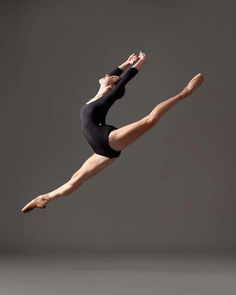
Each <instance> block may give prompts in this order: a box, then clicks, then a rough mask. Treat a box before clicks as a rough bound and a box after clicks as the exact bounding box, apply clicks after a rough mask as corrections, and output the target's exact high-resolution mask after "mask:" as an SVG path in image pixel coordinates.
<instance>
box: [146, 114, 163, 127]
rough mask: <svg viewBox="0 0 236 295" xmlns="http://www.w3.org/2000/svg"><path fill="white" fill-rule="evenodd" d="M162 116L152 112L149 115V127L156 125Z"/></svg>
mask: <svg viewBox="0 0 236 295" xmlns="http://www.w3.org/2000/svg"><path fill="white" fill-rule="evenodd" d="M160 118H161V116H160V114H158V113H150V114H149V115H148V116H147V125H148V126H149V127H152V126H154V125H155V124H156V123H157V122H158V121H159V120H160Z"/></svg>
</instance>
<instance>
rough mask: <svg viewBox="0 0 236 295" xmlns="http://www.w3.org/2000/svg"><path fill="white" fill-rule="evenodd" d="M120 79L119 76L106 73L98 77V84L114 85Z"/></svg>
mask: <svg viewBox="0 0 236 295" xmlns="http://www.w3.org/2000/svg"><path fill="white" fill-rule="evenodd" d="M120 79H121V78H120V77H119V76H115V75H109V74H106V75H105V76H104V77H102V78H101V79H99V84H100V85H101V86H106V87H107V86H110V87H114V86H115V85H116V84H117V83H118V82H119V81H120Z"/></svg>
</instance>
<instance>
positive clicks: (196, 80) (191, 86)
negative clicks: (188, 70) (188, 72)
mask: <svg viewBox="0 0 236 295" xmlns="http://www.w3.org/2000/svg"><path fill="white" fill-rule="evenodd" d="M203 80H204V76H203V75H202V74H201V73H199V74H197V75H196V76H194V77H193V79H192V80H190V82H189V83H188V84H187V86H186V87H185V88H184V89H183V90H182V91H181V93H182V94H183V96H184V97H185V96H188V95H189V94H191V93H192V92H193V91H194V90H195V89H197V88H198V87H199V86H200V85H201V84H202V82H203Z"/></svg>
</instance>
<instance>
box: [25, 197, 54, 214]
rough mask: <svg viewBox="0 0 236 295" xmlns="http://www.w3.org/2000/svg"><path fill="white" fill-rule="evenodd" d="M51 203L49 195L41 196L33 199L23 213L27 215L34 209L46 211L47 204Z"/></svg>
mask: <svg viewBox="0 0 236 295" xmlns="http://www.w3.org/2000/svg"><path fill="white" fill-rule="evenodd" d="M48 201H49V197H48V196H47V195H41V196H38V197H37V198H35V199H33V200H32V201H31V202H29V203H28V204H27V205H26V206H25V207H24V208H22V210H21V211H22V213H27V212H30V211H32V210H33V209H34V208H40V209H44V208H46V204H47V202H48Z"/></svg>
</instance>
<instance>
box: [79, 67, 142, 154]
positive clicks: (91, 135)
mask: <svg viewBox="0 0 236 295" xmlns="http://www.w3.org/2000/svg"><path fill="white" fill-rule="evenodd" d="M122 73H123V70H121V69H120V68H119V67H117V68H115V69H114V70H113V71H112V72H110V73H109V75H116V76H120V75H121V74H122ZM137 73H138V70H137V69H136V68H135V67H131V68H129V70H128V71H126V72H125V73H124V75H123V77H122V78H121V79H120V80H119V82H118V83H117V84H116V85H115V87H114V88H113V89H112V90H110V91H109V92H108V93H106V94H105V95H103V96H101V97H100V98H98V99H96V100H94V101H91V102H88V103H86V104H84V105H83V106H82V108H81V110H80V118H81V130H82V132H83V134H84V136H85V138H86V139H87V141H88V143H89V144H90V146H91V147H92V149H93V151H94V152H95V153H97V154H100V155H103V156H106V157H108V158H117V157H119V155H120V153H121V151H116V150H114V149H112V148H111V147H110V145H109V142H108V136H109V133H110V132H111V131H112V130H114V129H117V128H116V127H115V126H112V125H107V124H106V122H105V120H106V115H107V112H108V110H109V109H110V107H111V106H112V105H113V103H114V102H115V101H116V100H117V99H120V98H121V97H123V96H124V94H125V85H126V84H127V83H128V82H129V80H131V79H132V78H133V77H134V76H135V75H136V74H137Z"/></svg>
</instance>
